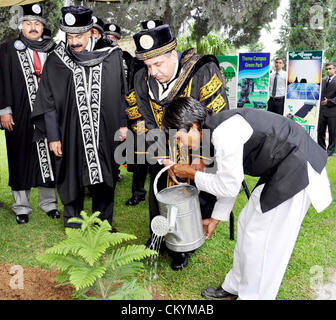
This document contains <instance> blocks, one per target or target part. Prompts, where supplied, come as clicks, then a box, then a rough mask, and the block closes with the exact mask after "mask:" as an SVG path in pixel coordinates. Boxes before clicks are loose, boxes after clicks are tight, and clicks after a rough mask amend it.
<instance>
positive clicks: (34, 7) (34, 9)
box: [19, 3, 46, 24]
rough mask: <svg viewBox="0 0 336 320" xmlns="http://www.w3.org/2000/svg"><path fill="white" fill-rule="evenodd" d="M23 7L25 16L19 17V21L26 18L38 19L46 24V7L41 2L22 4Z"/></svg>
mask: <svg viewBox="0 0 336 320" xmlns="http://www.w3.org/2000/svg"><path fill="white" fill-rule="evenodd" d="M21 7H22V9H23V16H22V17H20V18H19V23H21V22H23V21H25V20H38V21H40V22H42V23H43V24H46V20H45V19H44V9H43V7H42V5H41V3H30V4H26V5H23V6H21Z"/></svg>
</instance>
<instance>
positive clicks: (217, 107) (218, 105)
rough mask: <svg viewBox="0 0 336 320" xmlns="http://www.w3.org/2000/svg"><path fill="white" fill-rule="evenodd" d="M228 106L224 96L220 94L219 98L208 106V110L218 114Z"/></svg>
mask: <svg viewBox="0 0 336 320" xmlns="http://www.w3.org/2000/svg"><path fill="white" fill-rule="evenodd" d="M225 106H226V102H225V100H224V98H223V97H222V95H221V94H220V93H219V94H218V96H217V97H216V98H215V99H213V101H212V102H211V103H209V104H208V105H207V108H208V109H210V110H211V111H212V112H213V113H218V112H219V111H221V110H222V109H223V108H224V107H225Z"/></svg>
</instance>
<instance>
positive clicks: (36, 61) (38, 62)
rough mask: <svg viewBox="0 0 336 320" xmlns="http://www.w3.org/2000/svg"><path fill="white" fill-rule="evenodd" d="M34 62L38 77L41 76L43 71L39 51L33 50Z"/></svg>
mask: <svg viewBox="0 0 336 320" xmlns="http://www.w3.org/2000/svg"><path fill="white" fill-rule="evenodd" d="M33 63H34V69H35V73H36V75H37V77H39V76H40V74H41V71H42V65H41V60H40V57H39V55H38V53H37V51H35V50H33Z"/></svg>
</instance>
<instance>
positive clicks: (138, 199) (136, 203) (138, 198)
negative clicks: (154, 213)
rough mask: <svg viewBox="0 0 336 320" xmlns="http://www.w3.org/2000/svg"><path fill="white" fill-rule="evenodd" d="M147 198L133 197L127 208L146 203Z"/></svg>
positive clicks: (127, 202) (129, 200) (128, 201)
mask: <svg viewBox="0 0 336 320" xmlns="http://www.w3.org/2000/svg"><path fill="white" fill-rule="evenodd" d="M145 200H146V197H137V196H132V198H130V199H128V200H127V201H126V203H125V205H126V206H136V205H138V204H139V203H140V202H141V201H145Z"/></svg>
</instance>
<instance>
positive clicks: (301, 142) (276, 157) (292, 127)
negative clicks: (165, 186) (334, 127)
mask: <svg viewBox="0 0 336 320" xmlns="http://www.w3.org/2000/svg"><path fill="white" fill-rule="evenodd" d="M236 114H239V115H241V116H242V117H243V118H244V119H245V120H246V121H247V122H248V123H249V124H250V126H251V127H252V129H253V134H252V136H251V137H250V139H249V140H248V141H247V142H246V143H245V145H244V153H243V167H244V173H245V174H247V175H250V176H253V177H260V179H259V181H258V184H257V185H260V184H263V183H265V186H264V189H263V191H262V193H261V197H260V206H261V210H262V212H266V211H268V210H271V209H273V208H275V207H276V206H278V205H279V204H281V203H283V202H284V201H286V200H288V199H290V198H291V197H293V196H294V195H295V194H297V193H298V192H300V191H301V190H303V189H304V188H305V187H307V185H308V183H309V179H308V171H307V162H309V163H310V164H311V166H312V167H313V168H314V170H315V171H317V172H319V173H321V171H322V170H323V168H324V167H325V165H326V162H327V159H328V155H327V153H326V152H325V151H324V150H323V149H322V148H321V147H320V146H319V145H318V144H317V143H316V142H315V141H314V140H313V139H312V138H311V137H310V136H309V135H308V134H307V132H306V131H305V130H304V129H303V128H302V127H301V126H299V125H298V124H297V123H295V122H294V121H293V120H291V119H288V118H285V117H283V116H281V115H278V114H275V113H273V112H267V111H261V110H255V109H253V108H242V109H233V110H227V111H223V112H221V113H218V114H215V115H212V116H209V117H208V118H207V119H206V122H205V128H208V129H210V130H211V136H212V132H213V130H214V129H215V128H216V127H218V126H219V125H220V124H221V123H222V122H223V121H225V120H227V119H229V118H230V117H232V116H234V115H236ZM229 138H230V137H228V139H229Z"/></svg>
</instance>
